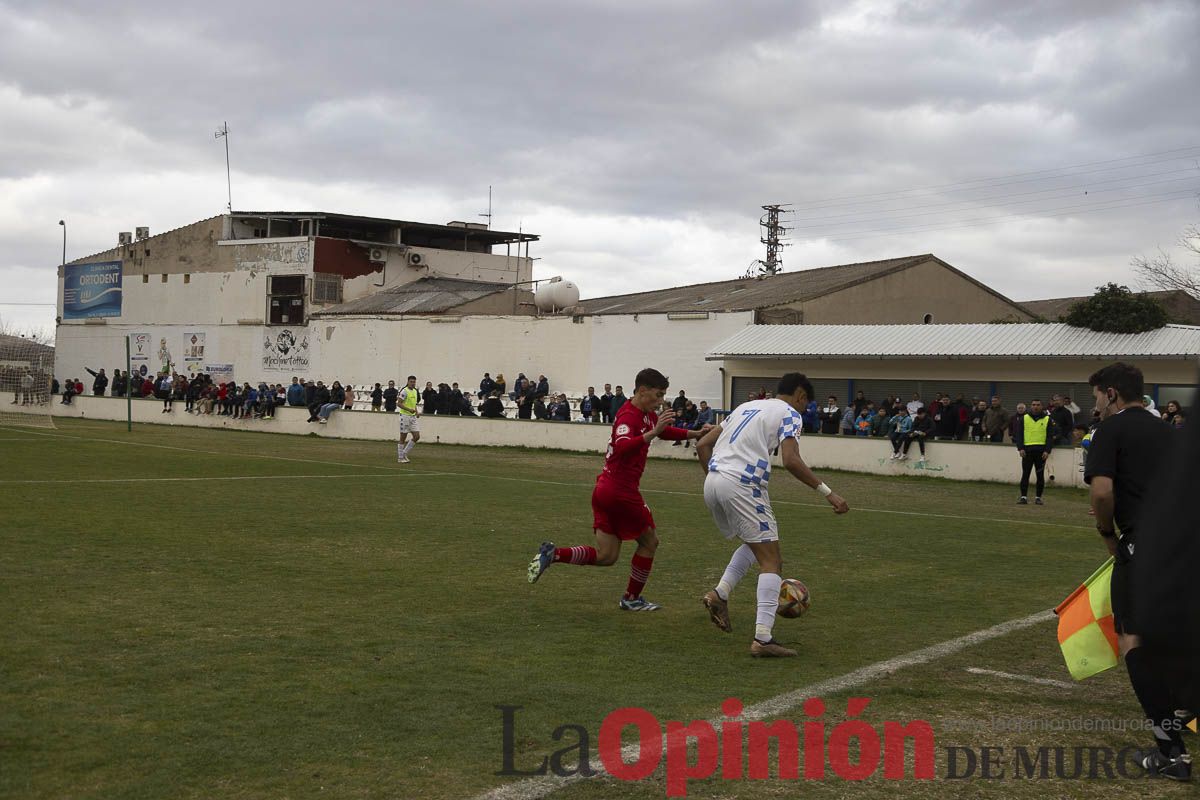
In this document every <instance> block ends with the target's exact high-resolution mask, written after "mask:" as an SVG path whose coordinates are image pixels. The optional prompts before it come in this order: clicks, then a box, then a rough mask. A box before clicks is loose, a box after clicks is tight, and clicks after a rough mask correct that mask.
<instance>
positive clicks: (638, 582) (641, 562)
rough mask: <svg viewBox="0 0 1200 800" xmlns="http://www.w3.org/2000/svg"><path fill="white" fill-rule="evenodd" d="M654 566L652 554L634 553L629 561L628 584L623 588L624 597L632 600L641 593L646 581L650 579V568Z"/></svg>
mask: <svg viewBox="0 0 1200 800" xmlns="http://www.w3.org/2000/svg"><path fill="white" fill-rule="evenodd" d="M653 566H654V556H649V557H647V556H639V555H637V554H636V553H635V554H634V556H633V559H632V560H631V561H630V562H629V586H627V587H626V588H625V599H626V600H632V599H633V598H635V597H638V596H640V595H641V593H642V589H643V588H645V586H646V581H648V580H650V568H651V567H653Z"/></svg>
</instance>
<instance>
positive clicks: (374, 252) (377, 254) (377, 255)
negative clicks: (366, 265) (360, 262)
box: [367, 247, 387, 264]
mask: <svg viewBox="0 0 1200 800" xmlns="http://www.w3.org/2000/svg"><path fill="white" fill-rule="evenodd" d="M367 260H368V261H377V262H379V263H380V264H382V263H384V262H386V261H387V250H384V249H383V248H382V247H372V248H371V251H370V253H369V254H368V255H367Z"/></svg>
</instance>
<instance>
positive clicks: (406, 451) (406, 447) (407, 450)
mask: <svg viewBox="0 0 1200 800" xmlns="http://www.w3.org/2000/svg"><path fill="white" fill-rule="evenodd" d="M416 443H417V440H416V439H409V440H408V444H406V445H404V457H405V458H408V454H409V453H411V452H412V449H413V445H414V444H416Z"/></svg>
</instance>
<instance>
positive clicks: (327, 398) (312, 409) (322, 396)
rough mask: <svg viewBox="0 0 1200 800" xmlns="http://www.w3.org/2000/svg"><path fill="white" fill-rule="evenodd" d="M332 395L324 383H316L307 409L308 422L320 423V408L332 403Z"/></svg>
mask: <svg viewBox="0 0 1200 800" xmlns="http://www.w3.org/2000/svg"><path fill="white" fill-rule="evenodd" d="M332 397H333V396H332V394H331V393H330V391H329V387H327V386H326V385H325V384H324V382H322V381H317V386H316V390H315V391H314V392H313V401H312V404H311V405H309V407H308V421H309V422H318V423H319V422H320V421H321V418H320V417H319V416H318V414H320V413H321V408H322V407H324V406H326V405H328V404H329V403H330V402H332Z"/></svg>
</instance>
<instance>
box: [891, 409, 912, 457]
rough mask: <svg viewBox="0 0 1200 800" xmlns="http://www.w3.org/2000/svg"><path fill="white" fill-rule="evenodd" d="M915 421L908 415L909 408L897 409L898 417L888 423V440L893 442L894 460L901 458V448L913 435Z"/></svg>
mask: <svg viewBox="0 0 1200 800" xmlns="http://www.w3.org/2000/svg"><path fill="white" fill-rule="evenodd" d="M912 429H913V419H912V417H910V416H909V415H908V406H900V407H898V408H897V409H896V415H895V416H894V417H892V418H891V420H889V421H888V439H890V440H891V442H892V458H893V459H899V458H900V448H901V446H903V445H904V443H905V442H907V441H908V435H909V434H910V433H912Z"/></svg>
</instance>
